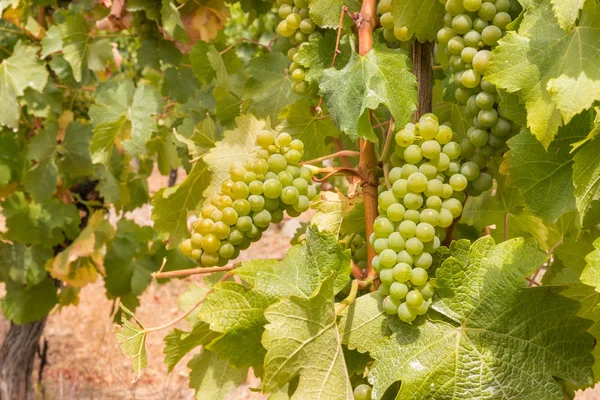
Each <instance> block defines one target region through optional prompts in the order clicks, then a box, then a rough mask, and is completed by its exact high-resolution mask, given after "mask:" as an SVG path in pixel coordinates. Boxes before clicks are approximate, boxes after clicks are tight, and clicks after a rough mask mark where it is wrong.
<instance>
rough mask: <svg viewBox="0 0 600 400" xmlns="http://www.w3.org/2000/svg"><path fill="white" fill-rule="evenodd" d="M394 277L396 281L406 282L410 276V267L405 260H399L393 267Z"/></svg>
mask: <svg viewBox="0 0 600 400" xmlns="http://www.w3.org/2000/svg"><path fill="white" fill-rule="evenodd" d="M393 274H394V279H395V280H396V281H398V282H408V281H409V280H410V277H411V276H412V268H411V267H410V265H409V264H407V263H405V262H399V263H397V264H396V265H395V266H394V269H393Z"/></svg>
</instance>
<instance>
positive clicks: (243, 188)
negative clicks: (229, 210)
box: [219, 182, 250, 208]
mask: <svg viewBox="0 0 600 400" xmlns="http://www.w3.org/2000/svg"><path fill="white" fill-rule="evenodd" d="M249 193H250V191H249V189H248V185H246V184H245V183H244V182H236V183H234V184H233V188H232V189H231V194H232V196H233V198H234V199H236V200H237V199H245V198H246V197H248V194H249ZM231 204H233V202H232V203H231ZM229 206H230V205H228V206H227V207H229ZM219 208H221V207H219ZM223 208H225V207H223Z"/></svg>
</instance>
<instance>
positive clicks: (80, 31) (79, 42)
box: [56, 10, 90, 82]
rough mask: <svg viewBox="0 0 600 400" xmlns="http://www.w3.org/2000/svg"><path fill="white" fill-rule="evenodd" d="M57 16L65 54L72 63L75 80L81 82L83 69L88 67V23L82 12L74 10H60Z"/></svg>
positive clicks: (70, 63)
mask: <svg viewBox="0 0 600 400" xmlns="http://www.w3.org/2000/svg"><path fill="white" fill-rule="evenodd" d="M56 16H57V17H58V22H59V24H58V26H59V28H60V36H61V39H62V52H63V56H64V57H65V60H67V62H68V63H69V65H71V69H72V71H73V77H74V78H75V81H77V82H81V80H82V77H83V70H84V69H86V68H87V64H88V54H89V51H90V43H88V26H87V23H86V22H85V19H84V18H83V14H82V13H79V12H76V11H72V10H69V11H66V10H62V11H59V12H58V13H56Z"/></svg>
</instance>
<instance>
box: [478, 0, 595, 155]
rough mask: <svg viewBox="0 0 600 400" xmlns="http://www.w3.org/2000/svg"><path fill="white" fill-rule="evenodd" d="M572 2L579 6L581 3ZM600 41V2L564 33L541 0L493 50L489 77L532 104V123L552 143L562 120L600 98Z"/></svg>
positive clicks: (529, 117)
mask: <svg viewBox="0 0 600 400" xmlns="http://www.w3.org/2000/svg"><path fill="white" fill-rule="evenodd" d="M565 3H566V2H565ZM568 3H569V5H570V7H571V6H572V7H574V8H575V7H578V6H577V3H579V2H573V1H571V2H568ZM555 6H556V4H555ZM599 41H600V5H599V4H597V3H596V2H594V1H587V2H586V3H585V5H584V7H583V11H582V15H581V18H580V20H579V23H578V26H577V27H575V28H573V29H572V30H571V31H570V32H565V31H564V30H563V29H562V28H561V27H560V25H559V23H558V21H557V20H556V18H555V16H554V13H553V11H552V5H551V4H550V0H538V1H536V2H535V5H533V6H532V7H531V8H529V9H528V10H527V11H526V13H525V17H524V19H523V21H522V22H521V23H520V25H519V30H518V32H509V33H508V35H506V36H505V37H504V39H502V40H501V42H500V45H499V46H498V47H496V48H495V49H494V53H493V54H494V56H493V57H492V60H491V61H490V65H489V67H488V70H487V72H486V75H485V78H486V79H487V80H488V81H490V82H491V83H493V84H495V85H496V86H498V87H499V88H501V89H505V90H506V91H508V92H511V93H517V94H518V96H519V99H520V100H521V102H523V103H525V106H526V108H527V126H528V127H529V128H530V129H531V132H532V133H533V134H534V135H535V137H536V138H538V140H539V141H540V142H541V143H542V144H543V145H544V147H545V148H548V146H549V145H550V143H551V142H552V139H553V138H554V136H555V135H556V134H557V131H558V128H559V127H560V126H561V125H562V124H563V122H564V123H568V122H569V121H570V120H571V118H573V117H574V116H575V115H577V114H578V113H580V112H581V111H583V110H585V109H588V108H590V107H591V106H592V103H594V101H598V100H600V75H599V74H598V69H597V68H596V67H595V66H596V65H599V64H600V49H598V48H596V46H595V44H596V43H598V42H599ZM515 71H519V73H515Z"/></svg>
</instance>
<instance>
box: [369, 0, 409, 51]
mask: <svg viewBox="0 0 600 400" xmlns="http://www.w3.org/2000/svg"><path fill="white" fill-rule="evenodd" d="M377 14H379V23H380V24H381V26H382V27H383V38H384V39H385V40H386V41H387V42H390V43H393V42H396V41H398V40H399V41H401V42H406V41H408V40H410V38H411V36H412V35H410V34H409V33H408V28H407V27H406V26H396V25H395V24H394V16H393V15H392V0H381V1H379V3H377Z"/></svg>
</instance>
